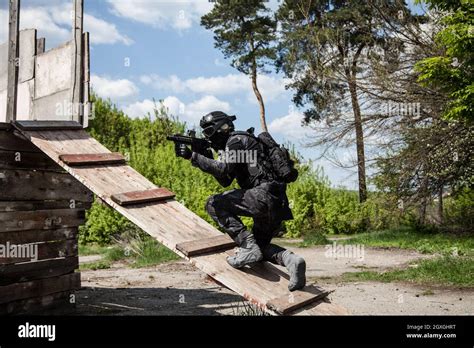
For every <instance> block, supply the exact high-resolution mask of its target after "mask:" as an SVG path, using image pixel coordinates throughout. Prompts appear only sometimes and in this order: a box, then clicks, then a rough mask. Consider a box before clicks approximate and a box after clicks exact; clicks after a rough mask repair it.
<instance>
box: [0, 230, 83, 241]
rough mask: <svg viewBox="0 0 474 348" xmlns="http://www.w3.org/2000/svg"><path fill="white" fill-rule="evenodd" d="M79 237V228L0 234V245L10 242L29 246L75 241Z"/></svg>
mask: <svg viewBox="0 0 474 348" xmlns="http://www.w3.org/2000/svg"><path fill="white" fill-rule="evenodd" d="M77 235H78V228H77V227H68V228H60V229H57V230H30V231H16V232H2V233H0V243H1V244H6V243H7V242H10V243H16V244H27V243H37V242H50V241H59V240H71V239H73V240H75V239H77Z"/></svg>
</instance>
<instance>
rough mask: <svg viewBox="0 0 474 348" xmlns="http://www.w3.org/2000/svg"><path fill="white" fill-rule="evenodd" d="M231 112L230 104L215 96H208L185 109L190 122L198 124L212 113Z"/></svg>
mask: <svg viewBox="0 0 474 348" xmlns="http://www.w3.org/2000/svg"><path fill="white" fill-rule="evenodd" d="M215 110H220V111H224V112H226V111H230V104H229V103H227V102H225V101H222V100H219V99H217V98H216V97H214V96H213V95H206V96H204V97H202V98H201V99H199V100H196V101H194V102H192V103H190V104H188V105H187V106H186V107H185V111H184V115H185V116H186V118H187V119H188V120H190V121H194V122H197V121H199V119H200V118H201V117H202V116H204V115H205V114H207V113H209V112H210V111H215Z"/></svg>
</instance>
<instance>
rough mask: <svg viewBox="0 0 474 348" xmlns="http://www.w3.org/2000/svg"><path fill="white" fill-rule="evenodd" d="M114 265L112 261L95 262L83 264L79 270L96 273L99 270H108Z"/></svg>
mask: <svg viewBox="0 0 474 348" xmlns="http://www.w3.org/2000/svg"><path fill="white" fill-rule="evenodd" d="M111 265H112V263H111V262H110V261H104V260H100V261H94V262H88V263H83V264H80V265H79V270H81V271H86V270H92V271H96V270H98V269H107V268H110V266H111Z"/></svg>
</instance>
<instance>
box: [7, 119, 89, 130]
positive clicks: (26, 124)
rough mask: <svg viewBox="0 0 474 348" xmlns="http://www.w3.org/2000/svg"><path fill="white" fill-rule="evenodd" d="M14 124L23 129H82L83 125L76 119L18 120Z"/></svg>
mask: <svg viewBox="0 0 474 348" xmlns="http://www.w3.org/2000/svg"><path fill="white" fill-rule="evenodd" d="M14 126H15V127H17V128H18V129H19V130H22V131H46V130H58V131H59V130H77V129H82V125H81V124H80V123H79V122H76V121H16V122H15V123H14Z"/></svg>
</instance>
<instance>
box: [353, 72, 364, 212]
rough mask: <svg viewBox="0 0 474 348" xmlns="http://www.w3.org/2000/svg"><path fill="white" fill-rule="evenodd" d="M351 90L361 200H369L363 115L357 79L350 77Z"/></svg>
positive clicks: (361, 201)
mask: <svg viewBox="0 0 474 348" xmlns="http://www.w3.org/2000/svg"><path fill="white" fill-rule="evenodd" d="M349 91H350V93H351V103H352V111H353V112H354V126H355V133H356V146H357V170H358V173H359V202H360V203H363V202H365V201H366V200H367V183H366V177H365V151H364V132H363V130H362V116H361V113H360V105H359V100H358V99H357V88H356V83H355V80H354V79H353V78H352V77H350V78H349Z"/></svg>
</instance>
